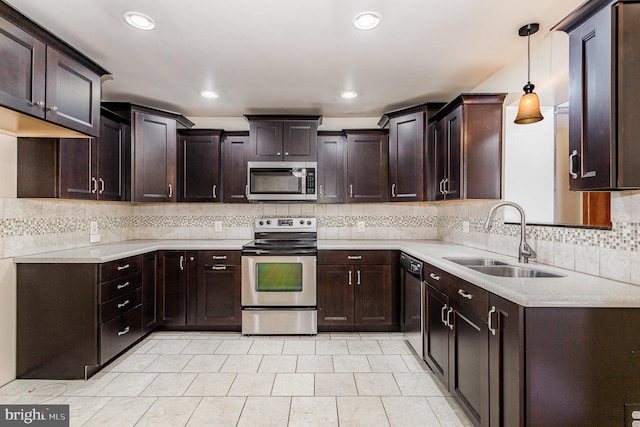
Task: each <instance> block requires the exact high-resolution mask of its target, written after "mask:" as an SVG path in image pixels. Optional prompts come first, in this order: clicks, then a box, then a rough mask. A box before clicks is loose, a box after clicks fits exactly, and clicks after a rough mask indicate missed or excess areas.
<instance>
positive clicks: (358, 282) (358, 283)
mask: <svg viewBox="0 0 640 427" xmlns="http://www.w3.org/2000/svg"><path fill="white" fill-rule="evenodd" d="M356 277H357V279H356V285H360V284H361V280H360V270H358V271H356Z"/></svg>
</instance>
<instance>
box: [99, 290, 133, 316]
mask: <svg viewBox="0 0 640 427" xmlns="http://www.w3.org/2000/svg"><path fill="white" fill-rule="evenodd" d="M141 303H142V288H138V289H136V290H135V291H133V292H129V293H128V294H125V295H122V296H121V297H118V298H115V299H112V300H111V301H109V302H106V303H104V304H102V305H101V306H100V323H106V322H108V321H110V320H111V319H114V318H116V317H118V316H120V315H121V314H123V313H124V312H126V311H129V310H131V309H132V308H133V307H137V306H138V305H140V304H141Z"/></svg>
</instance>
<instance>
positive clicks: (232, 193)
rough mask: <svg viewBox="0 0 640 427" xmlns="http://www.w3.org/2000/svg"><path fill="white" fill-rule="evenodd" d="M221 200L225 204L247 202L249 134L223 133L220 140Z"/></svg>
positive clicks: (240, 132) (243, 132) (244, 132)
mask: <svg viewBox="0 0 640 427" xmlns="http://www.w3.org/2000/svg"><path fill="white" fill-rule="evenodd" d="M221 152H222V198H223V201H224V202H225V203H249V201H248V200H247V195H246V194H247V153H248V152H249V132H246V131H238V132H225V133H224V136H223V138H222V148H221Z"/></svg>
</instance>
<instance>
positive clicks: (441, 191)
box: [439, 179, 444, 194]
mask: <svg viewBox="0 0 640 427" xmlns="http://www.w3.org/2000/svg"><path fill="white" fill-rule="evenodd" d="M443 185H444V179H441V180H440V186H439V187H440V188H439V189H440V193H441V194H444V188H443Z"/></svg>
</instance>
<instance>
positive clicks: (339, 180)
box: [317, 135, 347, 203]
mask: <svg viewBox="0 0 640 427" xmlns="http://www.w3.org/2000/svg"><path fill="white" fill-rule="evenodd" d="M346 168H347V138H346V137H345V136H344V135H318V172H317V178H318V203H344V202H345V201H346V198H345V187H346V186H345V172H346Z"/></svg>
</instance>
